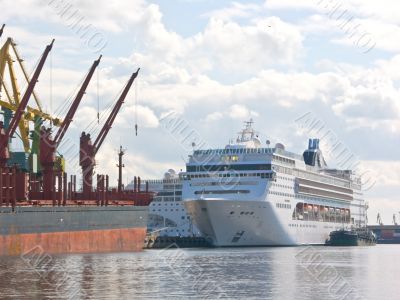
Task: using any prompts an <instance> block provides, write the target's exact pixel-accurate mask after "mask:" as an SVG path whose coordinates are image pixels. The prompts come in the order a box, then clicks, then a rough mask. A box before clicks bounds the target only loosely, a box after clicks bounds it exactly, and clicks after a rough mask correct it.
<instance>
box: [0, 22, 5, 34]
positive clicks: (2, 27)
mask: <svg viewBox="0 0 400 300" xmlns="http://www.w3.org/2000/svg"><path fill="white" fill-rule="evenodd" d="M5 26H6V24H3V25H2V26H1V28H0V37H1V36H2V35H3V30H4V27H5Z"/></svg>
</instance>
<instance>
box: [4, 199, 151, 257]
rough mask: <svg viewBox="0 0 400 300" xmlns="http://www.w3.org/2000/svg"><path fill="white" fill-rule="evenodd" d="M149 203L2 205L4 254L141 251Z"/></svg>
mask: <svg viewBox="0 0 400 300" xmlns="http://www.w3.org/2000/svg"><path fill="white" fill-rule="evenodd" d="M147 215H148V207H147V206H121V207H110V206H109V207H98V206H95V207H85V206H66V207H16V209H15V211H14V212H12V210H11V208H8V207H1V208H0V255H7V256H16V255H23V254H24V253H28V252H41V253H43V252H45V253H48V254H61V253H107V252H130V251H140V250H142V248H143V243H144V239H145V235H146V229H147V225H146V224H147Z"/></svg>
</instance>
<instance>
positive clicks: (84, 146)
mask: <svg viewBox="0 0 400 300" xmlns="http://www.w3.org/2000/svg"><path fill="white" fill-rule="evenodd" d="M139 70H140V68H139V69H138V70H137V71H136V72H135V73H133V74H132V76H131V77H130V78H129V80H128V83H127V84H126V86H125V88H124V89H123V91H122V93H121V95H120V97H119V98H118V101H117V103H116V104H115V105H114V107H113V109H112V111H111V113H110V115H109V116H108V118H107V121H106V122H105V124H104V125H103V127H102V129H101V131H100V133H99V135H98V136H97V138H96V141H95V142H94V144H92V141H91V138H90V134H86V133H85V132H82V135H81V138H80V146H79V165H80V166H81V168H82V195H83V198H84V199H91V198H92V196H93V195H92V185H93V170H94V166H95V163H96V162H95V157H96V153H97V152H98V151H99V149H100V147H101V145H102V144H103V142H104V140H105V138H106V136H107V134H108V132H109V131H110V129H111V126H112V125H113V123H114V120H115V118H116V116H117V114H118V112H119V110H120V109H121V106H122V104H123V103H124V100H125V98H126V96H127V95H128V92H129V89H130V88H131V86H132V84H133V81H134V80H135V78H136V77H137V75H138V73H139Z"/></svg>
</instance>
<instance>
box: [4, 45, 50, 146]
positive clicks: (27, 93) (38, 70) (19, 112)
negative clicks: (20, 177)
mask: <svg viewBox="0 0 400 300" xmlns="http://www.w3.org/2000/svg"><path fill="white" fill-rule="evenodd" d="M53 43H54V39H53V40H52V42H51V44H50V45H47V46H46V49H45V50H44V53H43V55H42V58H41V59H40V61H39V64H38V66H37V67H36V70H35V73H34V74H33V76H32V79H31V81H30V83H29V85H28V87H27V89H26V91H25V94H24V96H23V97H22V100H21V102H20V103H19V105H18V108H17V111H16V112H15V114H14V117H13V118H12V120H11V122H10V125H9V127H8V128H7V130H6V135H7V139H6V140H5V141H2V142H3V143H4V142H8V139H9V138H10V137H11V136H13V135H14V133H15V131H16V129H17V127H18V124H19V121H20V120H21V118H22V116H23V114H24V111H25V108H26V106H27V105H28V101H29V98H30V96H31V95H32V92H33V89H34V88H35V85H36V83H37V81H38V79H39V75H40V73H41V71H42V69H43V66H44V63H45V62H46V59H47V56H48V55H49V53H50V51H51V48H52V47H53ZM1 146H6V145H4V144H3V145H1Z"/></svg>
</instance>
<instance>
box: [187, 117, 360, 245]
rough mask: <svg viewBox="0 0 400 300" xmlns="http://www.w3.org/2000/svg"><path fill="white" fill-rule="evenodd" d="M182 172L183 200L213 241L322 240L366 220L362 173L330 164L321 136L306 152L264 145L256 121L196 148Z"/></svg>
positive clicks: (284, 242) (298, 242)
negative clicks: (224, 141) (231, 138)
mask: <svg viewBox="0 0 400 300" xmlns="http://www.w3.org/2000/svg"><path fill="white" fill-rule="evenodd" d="M181 176H182V178H183V191H182V197H183V200H184V205H185V207H186V209H187V211H188V213H189V214H190V215H191V217H192V218H193V221H194V223H195V224H196V225H197V227H198V228H199V230H200V232H201V233H202V234H203V235H204V236H205V237H206V238H207V239H208V240H209V241H210V242H211V243H212V244H213V245H214V246H290V245H304V244H324V243H325V241H326V239H327V238H328V237H329V233H330V232H331V231H333V230H337V229H340V228H350V227H352V226H356V227H359V226H365V225H366V224H365V220H366V209H367V206H366V204H365V202H364V200H363V196H362V192H361V180H360V178H359V177H357V176H355V175H354V174H352V172H351V171H350V170H337V169H328V168H327V166H326V163H325V160H324V158H323V156H322V153H321V150H320V149H319V140H318V139H311V140H309V145H308V149H307V150H306V151H305V152H304V153H303V155H298V154H295V153H292V152H288V151H286V150H285V147H284V146H283V145H282V144H280V143H278V144H276V145H275V146H274V147H269V142H268V141H267V147H263V146H262V143H261V141H260V139H259V138H258V135H257V133H256V132H255V131H254V130H253V128H252V121H250V122H246V126H245V128H244V129H243V131H242V132H240V133H239V137H238V138H237V140H236V142H230V143H229V144H228V145H227V146H226V147H225V148H224V149H212V150H211V149H210V150H195V151H194V152H193V154H192V155H190V156H189V161H188V163H187V165H186V172H185V173H182V174H181Z"/></svg>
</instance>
